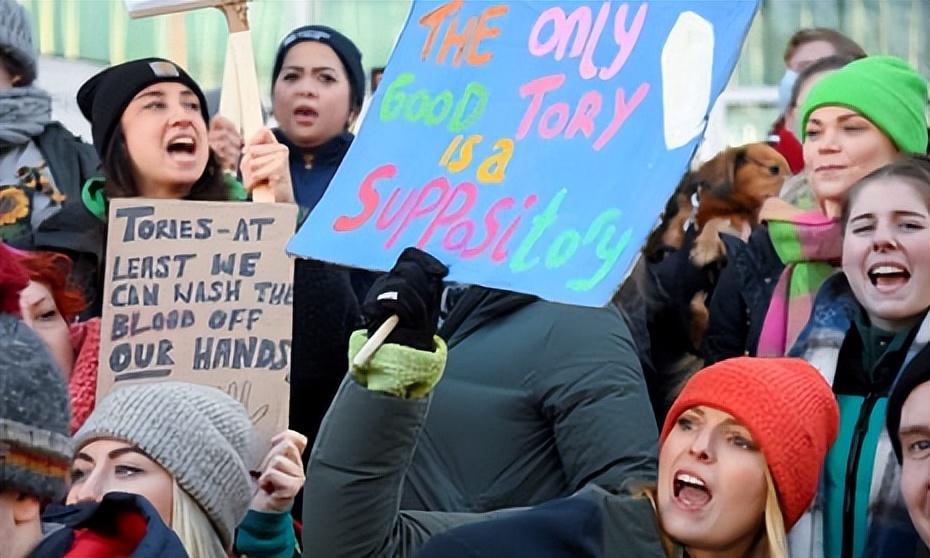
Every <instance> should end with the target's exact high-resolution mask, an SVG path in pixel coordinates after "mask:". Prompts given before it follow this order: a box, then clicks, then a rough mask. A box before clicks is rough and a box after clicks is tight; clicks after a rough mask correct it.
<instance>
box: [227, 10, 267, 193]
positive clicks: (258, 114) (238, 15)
mask: <svg viewBox="0 0 930 558" xmlns="http://www.w3.org/2000/svg"><path fill="white" fill-rule="evenodd" d="M219 8H220V9H221V10H222V11H223V14H224V15H225V16H226V25H227V26H228V27H229V37H228V38H227V42H226V63H225V66H224V68H223V88H222V92H221V94H220V110H219V112H220V114H222V115H223V116H225V117H226V118H229V120H230V121H232V123H233V124H234V125H235V126H236V127H237V128H238V129H239V132H240V133H241V134H242V137H243V138H244V139H245V140H248V139H249V138H251V137H252V136H254V135H255V134H256V133H258V131H259V130H261V129H262V127H264V124H265V123H264V119H263V118H262V101H261V96H260V95H259V93H258V76H257V75H256V73H255V54H254V52H253V50H252V33H251V31H249V18H248V6H247V5H246V2H245V0H235V1H232V2H225V3H223V4H222V5H221V6H219ZM252 199H253V200H254V201H257V202H262V203H273V202H274V201H275V199H274V192H272V190H271V187H270V186H268V185H267V184H265V185H258V186H256V187H255V188H253V189H252Z"/></svg>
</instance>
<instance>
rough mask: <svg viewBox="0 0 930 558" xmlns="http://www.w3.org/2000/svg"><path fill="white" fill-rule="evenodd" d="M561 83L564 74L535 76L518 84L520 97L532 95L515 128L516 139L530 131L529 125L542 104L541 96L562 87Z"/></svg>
mask: <svg viewBox="0 0 930 558" xmlns="http://www.w3.org/2000/svg"><path fill="white" fill-rule="evenodd" d="M563 83H565V74H552V75H549V76H543V77H540V78H536V79H534V80H533V81H529V82H527V83H524V84H523V85H521V86H520V97H526V96H527V95H532V96H533V99H532V100H531V101H530V106H528V107H526V112H525V113H523V120H521V121H520V126H519V127H518V128H517V136H516V137H517V139H518V140H519V139H523V138H525V137H526V134H527V132H529V131H530V126H532V124H533V120H535V119H536V113H537V112H539V107H541V106H542V102H543V97H544V96H545V95H546V93H548V92H550V91H554V90H556V89H558V88H559V87H562V84H563Z"/></svg>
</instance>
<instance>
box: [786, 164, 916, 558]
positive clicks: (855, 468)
mask: <svg viewBox="0 0 930 558" xmlns="http://www.w3.org/2000/svg"><path fill="white" fill-rule="evenodd" d="M841 223H842V225H843V230H844V235H843V259H842V269H843V273H840V274H836V275H834V276H832V277H830V278H829V279H827V280H826V282H825V283H824V285H823V286H822V287H821V289H820V291H819V292H818V293H817V298H816V300H815V302H814V310H813V313H812V315H811V322H810V323H809V324H808V326H807V328H806V329H805V330H804V332H803V333H802V334H801V337H800V338H799V339H798V342H797V344H795V346H794V349H792V353H791V354H792V356H799V357H802V358H804V359H805V360H807V361H809V362H811V363H813V364H815V365H816V366H817V367H818V368H819V369H820V370H821V371H822V372H823V374H824V377H825V378H826V379H827V380H828V381H829V382H830V383H831V384H832V385H833V392H834V393H835V394H836V399H837V401H838V402H839V405H840V436H839V438H838V441H837V443H836V444H835V445H834V446H833V448H832V449H831V450H830V454H829V456H828V458H827V467H826V469H825V470H824V478H825V481H826V482H824V483H823V485H822V486H823V491H822V497H821V498H818V499H817V503H816V505H815V507H814V508H813V509H811V510H810V513H808V514H807V515H806V516H805V517H804V518H802V520H801V522H800V524H799V526H798V528H796V529H795V531H793V532H792V533H791V537H790V542H791V550H792V556H799V557H815V558H819V557H821V556H830V557H832V556H837V557H841V558H847V557H852V558H858V557H860V556H869V557H873V556H875V557H881V556H889V557H890V556H915V554H914V551H915V548H919V546H918V545H919V544H920V541H919V539H918V536H917V532H916V531H915V530H914V528H913V527H912V526H911V524H910V522H909V521H908V520H907V511H906V505H905V503H904V501H902V500H901V498H900V496H899V492H898V483H899V480H898V479H899V478H900V474H901V471H900V467H899V466H898V464H897V460H896V457H895V455H894V453H893V452H892V444H891V440H890V439H889V437H888V434H887V432H885V430H884V429H883V428H882V425H883V423H884V421H885V409H886V404H887V399H888V394H889V393H890V391H891V389H892V387H893V385H894V383H895V382H896V378H899V377H901V376H902V375H905V374H907V373H908V372H909V371H911V370H912V369H913V368H915V367H920V366H926V364H922V363H925V362H926V358H927V356H928V354H927V353H930V345H928V342H930V318H928V317H927V310H928V307H930V161H928V160H927V159H926V158H924V157H905V158H902V159H899V160H898V161H895V162H894V163H892V164H890V165H888V166H885V167H882V168H881V169H879V170H877V171H875V172H873V173H871V174H869V175H868V176H866V177H865V178H863V179H862V180H860V181H859V182H857V183H856V184H855V185H854V186H853V187H852V188H851V189H850V190H849V194H848V197H847V200H846V206H845V209H844V210H843V212H842V219H841Z"/></svg>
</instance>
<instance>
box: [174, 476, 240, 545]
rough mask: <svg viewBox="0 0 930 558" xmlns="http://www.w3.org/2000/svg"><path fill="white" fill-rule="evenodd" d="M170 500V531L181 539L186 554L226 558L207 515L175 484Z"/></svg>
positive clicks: (218, 537)
mask: <svg viewBox="0 0 930 558" xmlns="http://www.w3.org/2000/svg"><path fill="white" fill-rule="evenodd" d="M171 500H172V504H171V530H172V531H174V532H175V534H176V535H177V536H178V538H179V539H181V544H183V545H184V549H185V550H187V554H188V555H190V556H198V557H201V556H202V557H203V558H226V556H228V554H227V552H226V549H225V548H223V543H222V541H220V536H219V535H218V534H217V533H216V529H214V528H213V524H212V523H211V522H210V519H209V518H208V517H207V514H205V513H204V512H203V510H202V509H201V508H200V505H199V504H197V502H196V501H194V499H193V498H192V497H191V496H190V494H188V493H187V492H185V491H184V489H182V488H181V487H180V486H178V483H177V482H175V483H174V489H173V492H172V498H171Z"/></svg>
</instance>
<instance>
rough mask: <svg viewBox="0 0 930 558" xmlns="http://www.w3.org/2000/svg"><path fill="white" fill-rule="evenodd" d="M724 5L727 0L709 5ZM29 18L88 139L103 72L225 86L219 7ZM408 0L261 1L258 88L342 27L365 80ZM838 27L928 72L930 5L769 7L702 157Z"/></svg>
mask: <svg viewBox="0 0 930 558" xmlns="http://www.w3.org/2000/svg"><path fill="white" fill-rule="evenodd" d="M705 1H714V2H719V1H726V0H705ZM20 2H21V3H22V4H23V5H24V6H25V7H26V8H27V9H28V10H29V11H30V12H31V13H32V15H33V25H34V26H35V29H34V31H35V35H34V36H35V37H36V38H37V42H38V48H39V50H40V53H41V55H42V59H41V62H40V68H39V84H40V85H41V86H43V87H45V88H46V89H48V90H49V91H50V92H51V93H52V95H53V99H54V101H55V105H54V106H55V117H56V118H57V119H59V120H62V121H63V122H64V123H65V124H66V125H67V126H68V127H69V128H71V129H72V130H74V131H75V132H77V133H81V134H82V135H84V137H89V135H90V134H89V126H88V125H87V123H86V122H85V121H84V119H83V118H82V117H81V115H80V112H78V110H77V106H76V104H75V101H74V95H75V92H76V91H77V88H78V87H79V86H80V84H81V83H82V82H83V81H84V80H85V79H86V78H87V77H89V76H90V75H93V73H95V72H96V71H97V69H99V68H101V67H103V66H105V65H108V64H111V63H118V62H121V61H124V60H129V59H133V58H140V57H145V56H162V57H166V58H170V59H172V60H175V61H177V62H178V63H180V64H181V65H182V66H184V67H186V68H187V69H188V71H189V72H190V73H191V74H192V75H193V76H194V77H195V78H196V79H197V80H198V81H199V82H200V83H201V84H202V85H203V86H204V88H205V89H209V88H215V87H218V86H219V84H220V82H221V80H222V71H223V61H224V56H225V53H226V23H225V19H224V17H223V15H222V14H221V13H220V11H219V10H216V9H201V10H196V11H193V12H189V13H185V14H174V15H167V16H159V17H153V18H145V19H136V20H134V19H130V18H129V17H128V15H127V12H126V9H125V6H124V4H123V1H122V0H20ZM409 5H410V2H409V0H254V1H253V2H250V9H249V19H250V21H251V27H252V40H253V44H254V50H255V57H256V62H257V68H258V79H259V84H260V88H261V89H262V92H263V94H264V95H266V97H267V96H268V95H269V93H270V88H271V84H270V75H271V66H272V63H273V61H274V54H275V49H276V47H277V44H278V42H279V41H280V40H281V38H282V37H283V36H284V35H285V34H286V33H287V32H288V31H290V30H291V29H293V28H294V27H297V26H299V25H303V24H307V23H321V24H324V25H329V26H332V27H335V28H337V29H339V30H340V31H342V32H343V33H345V34H346V35H348V36H349V37H351V38H352V39H353V40H354V41H355V42H356V43H357V44H358V45H359V48H361V50H362V53H363V62H364V64H365V66H366V73H367V74H368V75H370V70H371V69H372V68H375V67H379V66H384V65H386V63H387V61H388V58H389V56H390V53H391V49H392V47H393V44H394V41H395V39H396V37H397V35H398V33H399V32H400V30H401V28H402V27H403V25H404V22H405V20H406V17H407V12H408V8H409ZM815 26H820V27H832V28H835V29H838V30H839V31H842V32H843V33H845V34H847V35H848V36H850V37H851V38H853V39H854V40H856V41H857V42H858V43H859V44H861V45H862V46H863V47H864V48H865V50H866V51H867V52H868V53H869V54H894V55H897V56H900V57H902V58H904V59H906V60H907V61H908V62H910V64H912V65H913V66H915V67H916V68H917V69H918V70H919V71H920V72H921V73H922V74H923V75H924V76H927V75H930V0H763V2H762V5H761V9H760V11H759V13H758V14H757V16H756V19H755V21H754V22H753V25H752V28H751V29H750V32H749V36H748V37H747V39H746V43H745V45H744V47H743V52H742V55H741V57H740V61H739V64H738V65H737V67H736V71H735V73H734V75H733V79H732V81H731V83H730V85H729V87H728V88H727V91H726V92H725V93H724V95H723V96H722V97H721V99H720V100H719V102H718V104H717V106H716V107H715V109H714V111H713V113H712V115H711V120H710V126H709V129H708V133H707V137H706V143H705V146H704V147H703V148H702V153H710V154H713V153H715V152H716V151H718V150H719V149H721V148H723V147H724V146H725V145H727V144H730V145H735V144H740V143H745V142H747V141H758V140H762V139H764V138H765V136H766V132H767V131H768V128H769V126H770V125H771V123H772V122H773V121H774V120H775V118H776V116H777V114H776V112H777V109H776V108H775V101H776V97H777V89H776V85H777V83H778V81H779V80H780V78H781V76H782V74H783V73H784V70H785V68H784V62H783V60H782V53H783V51H784V47H785V43H786V42H787V40H788V38H789V37H790V36H791V34H792V33H794V32H795V31H797V30H798V29H800V28H802V27H815Z"/></svg>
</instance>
